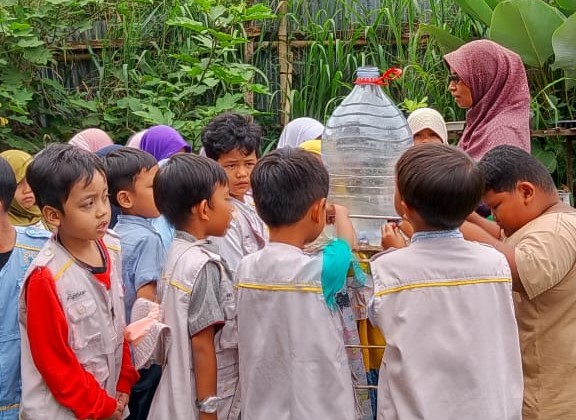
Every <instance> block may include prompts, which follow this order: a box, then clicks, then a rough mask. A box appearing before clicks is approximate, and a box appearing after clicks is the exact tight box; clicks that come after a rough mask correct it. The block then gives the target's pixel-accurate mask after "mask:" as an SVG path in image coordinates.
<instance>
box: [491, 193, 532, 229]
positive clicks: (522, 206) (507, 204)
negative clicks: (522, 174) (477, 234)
mask: <svg viewBox="0 0 576 420" xmlns="http://www.w3.org/2000/svg"><path fill="white" fill-rule="evenodd" d="M521 184H524V183H521ZM483 201H484V203H485V204H486V205H487V206H488V207H490V210H492V215H493V216H494V221H495V222H496V223H498V226H500V228H501V229H502V230H503V231H504V234H505V235H506V236H510V235H512V234H513V233H514V232H516V231H517V230H518V229H520V228H521V227H522V226H524V225H525V224H526V223H528V222H529V221H530V220H531V218H530V216H529V214H528V208H527V203H526V195H525V192H524V191H523V190H522V189H521V186H520V184H519V185H518V186H517V187H516V189H514V190H513V191H503V192H495V191H494V190H488V191H486V193H484V197H483Z"/></svg>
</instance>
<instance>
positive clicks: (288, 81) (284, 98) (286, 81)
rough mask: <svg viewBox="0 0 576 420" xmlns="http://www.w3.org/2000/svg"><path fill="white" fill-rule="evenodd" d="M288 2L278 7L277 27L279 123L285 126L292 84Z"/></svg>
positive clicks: (288, 112)
mask: <svg viewBox="0 0 576 420" xmlns="http://www.w3.org/2000/svg"><path fill="white" fill-rule="evenodd" d="M287 13H288V2H287V1H285V0H284V1H282V2H281V3H280V5H279V7H278V15H279V16H280V24H279V27H278V60H279V64H280V91H281V92H282V95H281V100H280V101H281V104H280V105H281V108H280V123H281V124H282V126H285V125H286V124H288V122H289V121H290V113H291V112H290V111H291V105H290V96H291V93H290V88H291V86H292V61H291V57H290V52H291V51H290V43H289V42H288V18H287V16H286V15H287Z"/></svg>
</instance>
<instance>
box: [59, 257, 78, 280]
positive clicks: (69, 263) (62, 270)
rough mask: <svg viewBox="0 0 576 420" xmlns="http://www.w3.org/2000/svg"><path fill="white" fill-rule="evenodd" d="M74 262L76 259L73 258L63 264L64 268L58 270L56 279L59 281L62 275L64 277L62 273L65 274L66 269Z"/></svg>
mask: <svg viewBox="0 0 576 420" xmlns="http://www.w3.org/2000/svg"><path fill="white" fill-rule="evenodd" d="M72 264H74V260H73V259H69V260H68V261H66V264H64V265H63V266H62V268H61V269H60V271H58V272H57V273H56V275H55V276H54V281H58V280H59V279H60V277H62V275H63V274H64V272H65V271H66V270H68V269H69V268H70V266H71V265H72Z"/></svg>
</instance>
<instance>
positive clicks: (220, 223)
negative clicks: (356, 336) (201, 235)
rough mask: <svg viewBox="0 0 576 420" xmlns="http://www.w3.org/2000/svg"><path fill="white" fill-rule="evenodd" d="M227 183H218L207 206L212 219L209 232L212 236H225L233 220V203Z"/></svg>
mask: <svg viewBox="0 0 576 420" xmlns="http://www.w3.org/2000/svg"><path fill="white" fill-rule="evenodd" d="M229 198H230V194H229V189H228V186H227V185H217V186H216V189H215V190H214V194H212V198H211V199H210V202H209V204H208V206H207V210H206V211H207V212H208V216H209V218H210V219H209V220H210V227H209V232H208V234H209V235H210V236H224V234H225V233H226V230H228V226H229V225H230V221H231V220H232V208H233V207H232V204H231V203H230V200H229Z"/></svg>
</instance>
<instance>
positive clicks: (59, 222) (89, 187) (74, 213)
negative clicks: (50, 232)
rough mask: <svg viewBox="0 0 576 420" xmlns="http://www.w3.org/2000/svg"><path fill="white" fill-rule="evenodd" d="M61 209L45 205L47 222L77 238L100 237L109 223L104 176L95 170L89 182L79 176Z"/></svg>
mask: <svg viewBox="0 0 576 420" xmlns="http://www.w3.org/2000/svg"><path fill="white" fill-rule="evenodd" d="M62 207H63V209H64V211H63V212H61V211H60V210H56V209H53V208H51V207H49V206H46V207H44V209H43V212H44V213H45V216H46V219H47V221H48V222H49V223H50V224H51V225H53V226H56V227H57V228H58V233H59V234H60V235H61V236H65V237H66V238H69V239H73V240H77V241H92V240H98V239H101V238H102V237H103V236H104V234H105V233H106V230H107V229H108V224H109V223H110V202H109V201H108V185H107V183H106V178H105V177H104V175H103V174H102V173H100V172H98V171H96V172H94V176H93V178H92V181H91V182H90V183H88V184H86V180H85V179H81V180H79V181H78V182H76V184H74V186H73V187H72V189H71V190H70V194H69V195H68V199H67V200H66V201H65V202H64V204H63V206H62Z"/></svg>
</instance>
